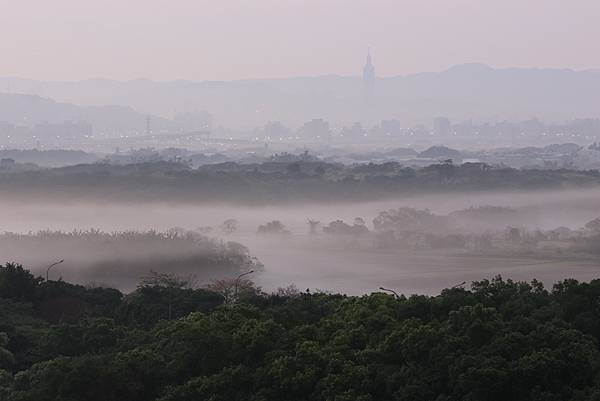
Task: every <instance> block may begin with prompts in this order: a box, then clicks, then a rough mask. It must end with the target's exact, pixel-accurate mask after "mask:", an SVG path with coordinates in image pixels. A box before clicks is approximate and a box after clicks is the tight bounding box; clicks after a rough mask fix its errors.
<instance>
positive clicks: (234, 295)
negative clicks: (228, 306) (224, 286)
mask: <svg viewBox="0 0 600 401" xmlns="http://www.w3.org/2000/svg"><path fill="white" fill-rule="evenodd" d="M252 273H254V270H250V271H249V272H246V273H242V274H240V275H239V276H237V278H236V279H235V289H234V291H233V299H234V300H235V301H236V302H237V295H238V286H239V284H240V279H241V278H242V277H244V276H247V275H248V274H252Z"/></svg>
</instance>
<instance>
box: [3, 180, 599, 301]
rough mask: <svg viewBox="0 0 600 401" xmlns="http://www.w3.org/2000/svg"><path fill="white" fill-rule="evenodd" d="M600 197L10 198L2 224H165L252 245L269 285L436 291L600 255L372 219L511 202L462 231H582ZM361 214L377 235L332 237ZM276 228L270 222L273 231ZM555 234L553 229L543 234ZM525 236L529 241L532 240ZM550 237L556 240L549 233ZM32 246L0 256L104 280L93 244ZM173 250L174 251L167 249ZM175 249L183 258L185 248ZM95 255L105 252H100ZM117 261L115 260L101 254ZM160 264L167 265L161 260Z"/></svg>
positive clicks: (558, 273)
mask: <svg viewBox="0 0 600 401" xmlns="http://www.w3.org/2000/svg"><path fill="white" fill-rule="evenodd" d="M598 199H600V189H594V190H570V191H545V192H529V193H523V192H519V193H509V192H504V193H499V192H494V193H481V192H478V193H477V194H476V195H473V194H470V193H464V194H456V193H453V194H448V195H435V196H434V195H428V196H422V197H405V198H402V199H396V200H386V201H381V202H368V203H355V204H348V203H345V204H331V203H330V204H303V205H295V206H282V207H276V206H269V207H263V208H258V207H233V206H217V205H205V204H203V205H197V206H194V205H189V204H188V205H167V204H162V205H161V204H143V203H140V204H137V205H123V204H120V205H115V204H82V203H79V204H70V205H68V206H65V205H63V204H55V203H54V204H53V203H43V202H37V203H32V202H31V201H30V202H28V203H26V204H19V203H16V202H6V201H4V202H0V231H8V232H16V233H27V232H29V231H37V230H46V229H49V230H63V231H72V230H74V229H79V230H87V229H89V228H96V229H100V230H104V231H108V232H111V231H117V230H118V231H123V230H142V231H144V230H152V229H154V230H159V231H165V230H168V229H170V228H173V227H181V228H182V229H184V230H190V231H196V232H198V233H203V234H206V235H208V236H211V237H219V238H222V239H224V240H225V241H235V242H238V243H241V244H243V245H245V246H247V247H248V248H249V249H250V254H251V255H252V256H255V257H257V258H258V259H259V260H260V262H262V263H263V264H264V270H263V271H260V272H257V273H255V274H254V275H253V279H254V280H255V281H256V282H257V283H258V284H259V285H261V286H263V288H264V289H265V290H267V291H270V290H275V289H276V288H277V287H285V286H287V285H289V284H292V283H293V284H295V285H297V286H298V287H299V288H301V289H306V288H311V289H315V288H319V289H323V290H331V291H340V292H346V293H351V294H359V293H365V292H371V291H374V290H377V289H378V287H379V286H384V287H389V288H393V289H395V290H398V291H400V292H404V293H437V292H439V291H440V290H441V289H442V288H445V287H449V286H452V285H455V284H458V283H461V282H463V281H467V282H468V281H471V280H478V279H481V278H482V277H489V276H492V275H496V274H502V275H503V276H505V277H511V278H514V279H520V280H530V279H532V278H538V279H540V280H542V281H544V282H546V283H551V282H555V281H558V280H560V279H563V278H565V277H574V278H578V279H582V280H589V279H591V278H594V277H597V275H598V273H600V270H599V267H600V263H599V262H598V260H597V259H596V258H595V257H594V256H589V255H579V254H571V253H564V252H563V253H561V251H558V252H554V251H553V252H545V251H544V252H534V253H531V252H530V253H526V252H524V251H523V249H524V248H523V247H520V245H519V244H516V245H515V244H513V243H510V244H509V245H507V246H504V245H502V246H500V247H496V248H495V251H493V252H492V251H490V252H476V253H473V252H466V251H464V250H457V249H446V248H444V247H442V248H441V249H431V247H429V248H427V249H425V248H421V247H418V246H404V245H405V243H404V242H393V243H391V245H390V246H386V247H381V246H376V244H375V243H374V242H373V241H374V238H376V237H375V231H376V230H374V227H373V224H372V221H373V219H374V218H376V217H377V216H378V215H379V214H380V213H381V212H382V211H386V210H391V209H398V208H401V207H410V208H415V209H419V210H423V209H429V210H430V211H431V213H433V214H435V215H439V216H448V215H451V214H452V212H456V211H461V210H463V211H464V210H465V209H467V210H468V209H469V208H471V207H473V208H478V207H481V206H493V207H501V208H510V213H509V214H502V213H500V214H499V218H496V219H494V218H492V219H491V220H490V219H487V220H486V221H485V224H484V225H483V226H482V224H481V222H482V221H483V220H481V219H480V218H479V217H478V215H477V213H475V214H474V216H475V217H474V218H471V219H470V220H469V219H467V218H464V216H461V219H459V220H460V222H461V224H462V226H461V228H460V230H462V231H461V232H462V233H464V234H465V235H470V234H471V233H473V234H475V233H476V234H477V235H483V233H485V232H487V231H486V230H488V231H489V230H490V229H491V228H492V227H494V228H496V229H497V233H499V234H498V235H504V234H502V232H501V231H502V230H505V229H506V228H507V226H509V225H511V226H515V227H520V228H522V229H523V232H525V230H528V231H529V232H531V233H533V232H534V231H535V230H537V229H539V230H555V229H557V228H559V227H564V228H569V229H571V230H580V229H582V227H584V226H585V224H586V223H588V222H589V221H591V220H593V219H595V218H597V217H599V216H600V202H598V201H597V200H598ZM467 215H469V213H467ZM507 216H508V217H507ZM357 217H359V218H361V219H362V220H363V221H364V223H365V228H366V229H367V230H368V231H370V232H372V233H373V234H372V236H366V237H361V239H359V240H356V239H353V238H343V236H342V237H340V238H334V237H335V236H332V235H328V234H327V233H325V232H323V227H327V226H328V224H329V223H330V222H334V221H336V220H342V221H344V222H346V223H348V224H353V221H355V219H356V218H357ZM471 217H473V216H471ZM488 217H489V216H488ZM228 219H230V220H231V221H233V222H234V225H235V227H232V229H231V230H228V229H227V228H226V227H224V226H223V223H224V221H225V220H228ZM309 219H310V220H312V221H314V222H316V221H318V222H320V225H319V226H318V228H317V229H316V230H315V234H313V235H311V234H310V226H309V224H308V223H307V222H308V220H309ZM272 221H280V222H281V223H282V224H283V225H284V231H288V232H289V234H287V233H286V234H285V235H260V234H257V230H258V228H259V226H260V225H263V226H265V227H270V226H266V223H267V222H272ZM360 224H362V223H360ZM434 224H437V223H435V222H434ZM269 229H270V228H265V230H267V231H268V230H269ZM436 230H437V231H440V232H442V231H443V230H444V229H443V227H439V229H438V228H436V227H434V228H433V229H432V231H433V232H435V231H436ZM417 231H418V230H417ZM280 234H281V233H280ZM527 235H529V234H527ZM547 237H548V235H546V237H545V238H547ZM523 238H525V237H523ZM528 238H529V237H528ZM396 240H398V238H396ZM405 242H406V241H405ZM523 242H526V241H525V239H523ZM546 242H547V243H549V244H550V246H553V247H554V246H555V245H554V244H553V243H552V241H550V240H548V241H546ZM557 246H558V245H557ZM28 249H29V250H28V251H27V252H26V253H23V257H20V255H19V251H18V248H17V247H16V246H13V247H9V248H4V249H0V252H1V254H0V260H1V261H2V262H4V261H10V260H11V259H20V260H17V261H20V262H23V263H24V264H26V265H27V264H31V263H32V262H31V260H36V261H37V262H35V263H36V264H37V265H36V266H34V267H36V268H37V270H39V271H41V270H40V269H41V268H42V266H43V265H45V264H46V263H51V262H52V261H53V260H55V259H56V258H61V259H62V258H64V259H65V265H64V266H63V267H62V268H63V269H65V267H66V266H67V264H69V265H70V266H71V267H70V268H69V269H65V270H63V271H61V269H60V268H58V269H57V272H56V275H59V274H62V275H63V276H65V277H69V278H75V279H76V280H77V281H79V282H81V283H84V284H85V283H86V282H89V281H98V280H99V278H98V270H97V269H94V270H93V271H94V274H91V273H90V274H87V270H86V269H89V268H90V265H89V264H86V263H85V262H86V258H91V256H89V255H90V254H89V253H87V252H82V253H80V254H79V255H78V256H77V257H75V256H74V255H72V254H71V251H69V250H68V249H65V250H64V252H63V251H60V252H57V251H56V249H53V248H52V246H48V245H47V244H45V245H40V246H38V247H36V248H35V250H34V251H31V248H28ZM557 249H558V248H557ZM82 251H83V250H82ZM32 252H33V253H32ZM144 252H146V251H144ZM153 252H155V253H154V254H156V252H158V251H157V250H156V249H154V250H153ZM160 252H162V251H160ZM165 252H167V253H168V251H166V250H165ZM149 254H150V255H151V254H152V252H149ZM94 255H95V254H94ZM170 255H171V257H173V258H177V252H175V253H172V254H170ZM96 257H97V255H95V256H94V258H96ZM99 259H103V258H102V257H100V258H99ZM110 260H111V259H110V258H107V259H106V260H104V261H102V260H101V261H100V262H110ZM113 260H114V258H113ZM88 262H89V261H88ZM96 262H97V261H96ZM94 263H95V262H94ZM109 264H110V263H109ZM99 265H101V263H100V264H99ZM105 265H106V264H105ZM144 267H145V266H144V265H143V264H137V265H135V266H132V267H129V268H126V269H125V270H127V271H122V270H120V271H119V274H116V273H114V272H110V270H107V271H105V272H104V274H103V275H101V277H102V279H101V281H105V282H110V283H111V284H113V285H117V286H118V287H120V288H121V289H124V290H130V289H131V288H132V287H133V286H134V283H135V282H136V280H138V279H139V277H140V275H142V274H143V270H145V269H144ZM152 268H153V269H154V270H161V269H159V268H157V267H156V266H153V267H152ZM72 269H79V270H80V272H78V274H75V273H74V272H73V271H72ZM34 270H35V269H34ZM146 270H150V268H148V269H146ZM162 270H165V271H173V270H175V272H176V273H180V274H189V273H193V271H194V267H193V266H192V265H190V266H187V267H186V268H182V267H177V263H171V262H169V263H165V264H164V265H163V267H162ZM107 272H110V273H107ZM231 275H234V273H233V272H232V273H231ZM55 278H56V277H55Z"/></svg>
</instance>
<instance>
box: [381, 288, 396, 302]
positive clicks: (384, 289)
mask: <svg viewBox="0 0 600 401" xmlns="http://www.w3.org/2000/svg"><path fill="white" fill-rule="evenodd" d="M379 289H380V290H381V291H387V292H391V293H392V294H394V297H396V299H398V298H400V295H398V293H397V292H396V291H394V290H390V289H389V288H383V287H379Z"/></svg>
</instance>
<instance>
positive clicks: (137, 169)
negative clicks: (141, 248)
mask: <svg viewBox="0 0 600 401" xmlns="http://www.w3.org/2000/svg"><path fill="white" fill-rule="evenodd" d="M598 185H600V173H599V172H598V171H597V170H590V171H578V170H566V169H562V170H534V169H531V170H519V169H513V168H508V167H492V166H489V165H486V164H483V163H465V164H462V165H454V164H452V162H451V161H450V160H449V161H447V162H444V163H439V164H433V165H431V166H428V167H424V168H411V167H406V166H403V165H401V164H399V163H395V162H390V163H384V164H361V165H355V166H344V165H341V164H331V163H326V162H322V161H312V160H308V161H297V162H293V163H284V162H265V163H262V164H236V163H233V162H229V163H222V164H213V165H205V166H201V167H199V168H197V169H192V168H191V167H189V166H188V165H187V164H185V163H171V162H156V163H138V164H131V165H111V164H103V163H98V164H82V165H77V166H70V167H63V168H55V169H46V170H39V171H18V170H16V171H14V170H11V169H8V170H6V171H1V172H0V192H1V193H2V194H3V199H11V198H12V199H19V200H21V199H28V200H40V199H42V198H43V199H44V200H50V199H60V200H67V199H68V200H87V201H104V200H118V201H140V200H145V201H148V200H153V201H182V202H201V201H227V202H230V203H240V202H247V203H261V204H264V203H281V202H291V201H353V200H373V199H381V198H385V197H392V196H398V195H402V194H406V193H411V194H414V193H433V192H440V191H478V190H532V189H556V188H565V187H576V188H581V187H592V186H598Z"/></svg>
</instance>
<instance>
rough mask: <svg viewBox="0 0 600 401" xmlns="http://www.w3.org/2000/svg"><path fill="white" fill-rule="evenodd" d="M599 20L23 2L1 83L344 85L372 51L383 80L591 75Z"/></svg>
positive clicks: (394, 6)
mask: <svg viewBox="0 0 600 401" xmlns="http://www.w3.org/2000/svg"><path fill="white" fill-rule="evenodd" d="M6 1H7V0H2V1H1V2H0V3H3V2H6ZM599 16H600V3H598V2H596V1H591V0H578V1H575V2H571V3H569V4H568V5H567V4H566V3H565V2H564V1H560V0H531V1H528V2H527V3H526V4H523V2H519V1H516V0H508V1H502V2H501V1H495V0H494V1H488V2H486V3H485V7H484V6H483V5H482V4H481V2H479V1H476V0H458V1H453V2H448V1H443V0H429V1H425V2H418V1H415V0H402V1H388V0H375V1H369V2H367V1H362V0H359V1H356V2H353V3H352V4H348V3H347V2H344V1H341V0H329V1H327V2H320V1H312V0H309V1H296V0H287V1H272V0H261V1H255V2H246V1H240V0H228V1H224V2H219V3H216V2H211V1H191V0H179V1H174V2H169V3H166V2H164V1H161V0H150V1H144V2H142V1H139V0H132V1H130V2H127V4H122V2H117V1H116V0H108V1H106V2H103V3H102V4H100V3H94V2H77V1H74V0H57V1H55V2H52V3H47V2H38V1H34V0H25V1H22V2H19V3H18V4H12V3H11V4H10V6H8V2H7V6H6V7H4V8H3V13H2V15H0V51H1V52H2V54H3V56H4V57H3V65H2V67H0V76H16V77H23V78H30V79H37V80H82V79H90V78H106V79H113V80H131V79H139V78H147V79H151V80H156V81H172V80H178V79H184V80H192V81H204V80H208V81H213V80H238V79H262V78H287V77H303V76H317V75H323V74H334V75H341V76H349V75H357V74H359V72H360V66H361V65H362V64H363V61H364V54H365V51H366V49H367V48H368V47H369V46H370V47H371V48H372V50H373V54H374V58H375V60H376V63H375V64H376V65H377V75H378V76H380V77H385V76H396V75H408V74H413V73H418V72H426V71H443V70H444V69H447V68H448V67H450V66H453V65H456V64H462V63H469V62H481V63H485V64H488V65H492V66H494V67H497V68H506V67H517V68H530V67H541V68H571V69H574V70H587V69H597V68H600V54H599V53H598V52H597V51H596V50H595V48H594V43H595V41H594V40H593V39H594V38H596V37H599V36H600V27H599V26H597V24H596V23H595V21H597V19H598V17H599ZM307 21H310V24H307ZM507 28H510V29H507Z"/></svg>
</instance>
